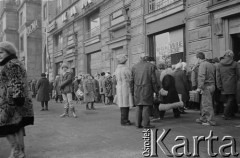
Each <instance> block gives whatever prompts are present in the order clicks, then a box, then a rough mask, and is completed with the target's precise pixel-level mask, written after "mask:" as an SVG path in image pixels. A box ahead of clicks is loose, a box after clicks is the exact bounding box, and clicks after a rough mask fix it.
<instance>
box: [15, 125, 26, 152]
mask: <svg viewBox="0 0 240 158" xmlns="http://www.w3.org/2000/svg"><path fill="white" fill-rule="evenodd" d="M24 134H25V132H24V128H21V129H20V130H19V132H17V133H16V134H15V136H16V140H17V142H18V144H19V147H20V150H22V152H25V151H24V149H25V145H24Z"/></svg>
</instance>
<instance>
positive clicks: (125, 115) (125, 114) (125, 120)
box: [122, 107, 129, 123]
mask: <svg viewBox="0 0 240 158" xmlns="http://www.w3.org/2000/svg"><path fill="white" fill-rule="evenodd" d="M122 113H123V123H128V122H129V119H128V114H129V107H123V108H122Z"/></svg>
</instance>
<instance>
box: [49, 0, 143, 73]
mask: <svg viewBox="0 0 240 158" xmlns="http://www.w3.org/2000/svg"><path fill="white" fill-rule="evenodd" d="M55 2H56V6H57V7H56V9H55V10H56V15H55V16H54V17H53V18H52V19H50V20H49V26H48V41H49V42H48V51H49V54H50V58H51V59H52V61H53V63H54V64H53V65H54V66H53V72H52V76H56V74H59V73H61V72H60V71H61V69H60V67H61V64H62V63H63V62H67V63H68V64H69V66H70V67H71V68H72V70H73V72H74V74H78V73H90V74H92V75H95V74H97V73H101V72H111V73H113V72H114V71H115V68H116V66H117V61H116V57H117V56H118V55H120V54H128V55H129V59H130V60H129V62H128V64H129V65H130V66H131V65H132V64H134V62H135V63H136V61H138V59H137V58H139V56H140V54H142V53H143V52H144V40H145V34H144V25H143V6H144V3H143V1H142V0H141V1H137V0H136V1H131V0H76V1H64V3H63V1H61V0H56V1H55ZM139 2H140V3H139ZM131 52H133V53H131ZM51 59H50V60H51Z"/></svg>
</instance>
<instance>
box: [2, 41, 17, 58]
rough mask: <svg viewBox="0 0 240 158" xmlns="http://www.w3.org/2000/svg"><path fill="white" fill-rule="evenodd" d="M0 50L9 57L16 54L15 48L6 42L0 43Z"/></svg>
mask: <svg viewBox="0 0 240 158" xmlns="http://www.w3.org/2000/svg"><path fill="white" fill-rule="evenodd" d="M0 48H2V49H4V50H5V51H7V53H8V54H10V55H11V54H13V55H16V54H17V48H16V47H15V46H14V45H13V44H12V43H10V42H8V41H4V42H0Z"/></svg>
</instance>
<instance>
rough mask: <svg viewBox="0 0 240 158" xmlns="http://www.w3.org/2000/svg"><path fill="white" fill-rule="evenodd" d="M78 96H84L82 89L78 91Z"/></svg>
mask: <svg viewBox="0 0 240 158" xmlns="http://www.w3.org/2000/svg"><path fill="white" fill-rule="evenodd" d="M76 94H77V95H78V96H80V97H82V96H83V92H82V91H81V90H80V89H78V90H77V92H76Z"/></svg>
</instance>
